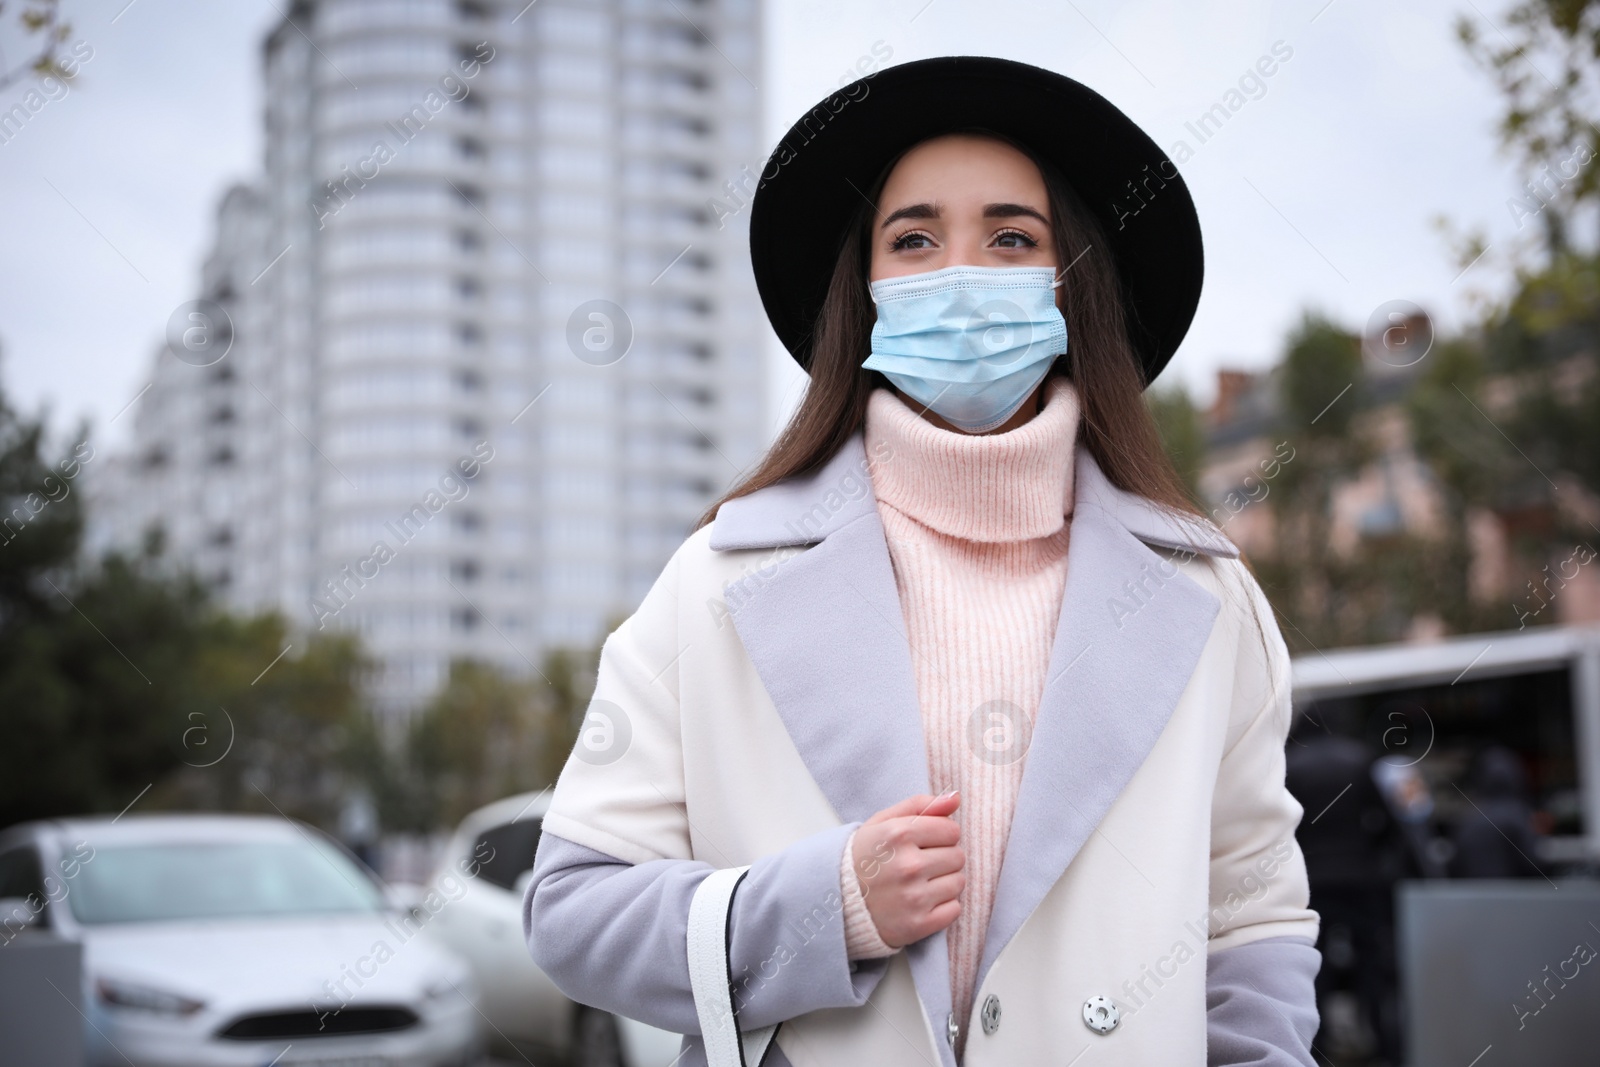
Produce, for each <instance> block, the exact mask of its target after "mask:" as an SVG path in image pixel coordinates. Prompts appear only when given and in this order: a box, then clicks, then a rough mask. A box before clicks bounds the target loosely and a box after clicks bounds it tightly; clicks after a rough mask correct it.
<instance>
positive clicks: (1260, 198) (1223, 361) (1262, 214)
mask: <svg viewBox="0 0 1600 1067" xmlns="http://www.w3.org/2000/svg"><path fill="white" fill-rule="evenodd" d="M281 2H283V0H226V2H225V3H221V2H217V0H134V2H133V3H132V4H131V5H130V4H128V0H64V3H63V6H64V7H65V8H66V9H67V11H68V12H69V14H70V16H71V17H72V19H73V22H74V32H73V38H74V39H75V40H76V39H81V40H82V41H84V42H86V43H87V44H88V45H89V46H90V47H92V48H93V56H92V58H91V59H90V60H89V61H88V62H87V63H85V64H84V66H83V68H82V76H81V78H80V81H79V83H78V84H77V85H76V87H75V88H73V89H72V91H71V92H70V93H69V94H68V95H66V96H64V97H62V98H61V99H57V100H52V101H50V102H49V103H48V104H47V105H46V106H45V107H44V108H43V109H41V110H40V111H39V112H38V113H37V114H36V115H34V116H33V117H32V119H31V120H30V121H29V122H28V123H27V125H26V126H25V127H23V129H22V130H21V132H20V133H19V134H17V135H16V136H14V137H13V138H12V139H11V140H10V141H9V142H7V143H4V144H0V203H3V205H4V222H3V228H0V235H3V237H0V344H3V345H4V362H3V364H0V382H3V384H4V387H5V389H6V390H7V392H8V393H10V394H11V396H12V398H13V400H14V401H15V402H17V403H19V404H20V405H21V406H22V407H23V408H24V409H25V410H33V409H36V408H38V407H39V406H41V405H45V406H48V408H49V410H50V411H51V413H52V417H53V421H54V423H55V425H56V426H57V427H58V429H61V430H65V429H67V428H68V427H69V425H70V424H71V423H73V422H75V421H76V420H77V419H79V418H88V419H90V420H91V422H92V425H93V427H94V433H95V435H96V437H97V439H98V440H100V441H102V442H105V441H110V442H112V443H114V444H115V443H118V442H120V441H122V440H123V439H124V437H125V434H126V433H127V431H128V429H129V427H130V425H131V423H132V421H133V420H132V418H130V417H126V416H124V417H121V418H117V421H116V422H115V423H114V424H111V420H112V419H113V418H115V417H117V416H118V413H119V412H122V411H123V410H124V409H125V408H126V407H127V405H128V404H129V402H130V401H131V400H133V398H134V397H135V396H136V395H137V394H138V392H139V390H140V388H142V386H143V385H144V383H145V382H146V381H148V371H149V365H150V360H151V353H152V351H153V349H154V348H155V346H156V345H157V344H158V343H159V342H160V339H161V336H162V330H163V328H164V324H165V323H166V321H167V317H168V315H169V314H170V312H171V311H172V310H173V309H174V308H175V307H177V306H178V305H179V304H181V303H182V302H184V301H185V300H188V299H191V298H192V297H193V295H194V290H195V287H196V285H197V283H198V275H199V266H200V262H201V259H202V257H203V255H204V252H205V250H206V248H207V245H208V244H209V242H210V240H211V227H212V219H213V213H214V208H215V204H216V200H217V197H218V196H219V195H220V193H221V192H222V190H223V189H224V188H225V187H226V185H227V184H228V183H229V182H231V181H235V180H239V179H242V178H248V177H250V176H251V175H252V174H253V173H254V172H255V171H256V170H257V169H258V166H259V159H260V155H261V140H262V131H261V123H260V114H261V86H260V84H259V71H260V64H259V55H260V50H259V49H260V40H261V37H262V35H263V33H264V32H265V31H266V29H267V28H268V27H269V26H270V25H271V24H272V23H273V22H274V21H275V20H276V19H277V18H278V17H279V13H278V12H279V7H278V6H276V5H277V4H281ZM1473 2H1474V0H1412V2H1410V3H1407V4H1404V5H1401V4H1396V3H1394V2H1393V0H1387V2H1380V0H1333V2H1332V3H1328V2H1327V0H1309V2H1301V0H1277V2H1273V0H1236V2H1229V3H1206V4H1197V3H1194V2H1192V0H1191V2H1180V0H1165V2H1155V0H1150V2H1138V0H1073V2H1063V0H981V2H980V0H931V2H929V0H890V2H876V3H862V2H861V0H827V2H818V0H804V2H803V0H774V2H771V3H769V4H768V5H767V19H766V32H767V42H766V69H765V71H764V72H762V73H761V74H760V75H759V76H758V77H756V79H755V80H757V81H758V82H759V83H760V87H761V88H762V89H763V90H764V92H765V94H766V101H767V105H766V107H767V115H766V125H767V134H766V138H765V142H764V146H765V145H770V144H771V143H772V142H773V141H774V140H775V139H776V138H777V136H778V135H779V134H780V133H781V132H782V130H784V129H786V128H787V127H788V126H789V124H790V123H791V122H792V121H793V120H794V118H795V117H796V116H798V115H799V114H800V113H801V112H802V111H804V110H806V109H807V108H809V107H810V106H811V104H813V103H814V102H815V101H816V100H818V99H819V98H821V97H822V96H824V95H826V94H827V93H829V92H830V91H832V89H833V88H835V87H836V86H837V85H838V84H839V82H840V78H841V76H842V75H843V73H844V72H845V71H846V70H848V69H851V68H854V67H855V65H856V62H857V61H858V60H859V59H860V58H861V57H863V56H870V55H872V54H874V46H876V47H877V50H878V54H882V52H883V51H884V50H888V51H890V52H892V56H891V58H890V60H889V62H891V63H900V62H905V61H907V60H912V59H920V58H924V57H927V56H934V55H952V54H963V53H966V54H985V55H996V56H1005V57H1008V58H1012V59H1019V60H1023V61H1025V62H1030V63H1035V64H1039V65H1041V66H1045V67H1050V68H1052V69H1054V70H1057V71H1060V72H1062V73H1065V74H1068V75H1070V76H1072V77H1074V78H1077V79H1078V80H1080V81H1083V82H1085V83H1087V84H1088V85H1090V86H1092V87H1094V88H1095V89H1096V90H1098V91H1099V92H1100V93H1102V94H1103V95H1105V96H1106V97H1108V98H1109V99H1110V100H1111V101H1112V102H1114V103H1115V104H1117V105H1118V106H1119V107H1121V108H1122V109H1123V110H1124V111H1126V112H1127V113H1128V114H1130V115H1131V116H1132V117H1133V118H1134V119H1135V121H1137V122H1138V123H1139V124H1140V125H1142V126H1143V127H1144V129H1145V130H1146V131H1148V132H1149V133H1150V135H1151V136H1152V137H1153V138H1154V139H1155V140H1156V141H1157V142H1158V143H1159V144H1160V145H1161V146H1162V147H1163V148H1166V149H1167V150H1168V151H1169V153H1178V152H1179V149H1178V148H1177V144H1178V142H1180V141H1183V142H1186V143H1187V146H1188V148H1189V149H1190V150H1192V152H1193V156H1192V158H1189V159H1188V160H1187V162H1184V163H1182V164H1181V168H1180V169H1181V170H1182V173H1183V175H1184V179H1185V181H1186V182H1187V183H1188V184H1189V187H1190V189H1191V191H1192V193H1193V195H1194V198H1195V200H1196V203H1197V204H1198V206H1199V211H1200V221H1201V228H1202V232H1203V234H1204V239H1205V249H1206V282H1205V291H1204V295H1203V297H1202V299H1201V303H1200V310H1199V313H1198V315H1197V317H1196V319H1195V323H1194V326H1193V327H1192V328H1191V330H1190V331H1189V335H1188V338H1187V339H1186V340H1185V342H1184V344H1183V347H1182V348H1181V349H1180V350H1179V352H1178V355H1177V357H1176V359H1175V360H1174V362H1173V364H1172V366H1171V367H1170V368H1169V370H1168V371H1167V372H1166V374H1165V375H1163V378H1162V381H1163V382H1165V381H1168V380H1172V379H1177V380H1181V381H1183V382H1185V383H1187V384H1188V385H1189V386H1190V387H1191V389H1192V390H1193V391H1194V392H1195V393H1196V394H1197V396H1198V397H1199V398H1200V399H1202V400H1204V399H1207V398H1209V396H1210V394H1211V391H1212V382H1213V381H1214V377H1215V372H1216V369H1217V368H1218V367H1220V366H1239V367H1259V366H1263V365H1266V364H1268V363H1270V362H1272V361H1273V360H1274V359H1275V357H1276V355H1277V354H1278V352H1279V350H1280V347H1281V344H1282V340H1283V337H1284V335H1285V333H1286V332H1287V330H1288V329H1289V328H1290V327H1291V326H1292V325H1293V323H1294V322H1295V320H1296V319H1297V318H1298V317H1299V315H1300V313H1301V311H1302V309H1304V308H1306V307H1317V308H1320V309H1322V310H1324V311H1326V312H1327V313H1329V314H1331V315H1333V316H1335V317H1336V318H1339V319H1341V320H1342V321H1344V322H1345V323H1346V324H1347V325H1349V326H1351V327H1359V326H1360V325H1361V324H1363V323H1365V322H1366V321H1367V319H1368V317H1369V315H1371V313H1372V312H1373V310H1374V309H1375V308H1377V307H1379V306H1380V305H1382V304H1384V303H1385V302H1386V301H1390V300H1395V299H1406V300H1412V301H1415V302H1416V303H1418V304H1420V305H1422V306H1423V307H1424V308H1426V309H1427V310H1428V311H1429V313H1430V314H1432V315H1433V317H1434V319H1435V320H1436V322H1438V323H1439V325H1440V328H1441V329H1443V330H1448V329H1450V328H1452V327H1453V326H1455V325H1456V324H1458V323H1460V322H1461V321H1462V320H1463V317H1464V316H1465V315H1466V314H1467V313H1468V312H1469V311H1470V308H1471V303H1470V301H1471V300H1472V299H1474V297H1473V294H1474V293H1476V294H1477V298H1478V299H1481V298H1482V297H1483V296H1485V295H1490V296H1492V295H1493V294H1495V293H1498V292H1500V291H1503V289H1504V287H1505V284H1506V279H1507V276H1508V269H1507V266H1506V264H1505V263H1504V262H1503V261H1502V259H1501V253H1502V252H1503V251H1505V250H1506V249H1508V248H1510V247H1511V246H1512V245H1513V244H1514V242H1515V240H1516V239H1517V237H1518V236H1519V234H1518V231H1517V227H1516V224H1515V222H1514V220H1513V218H1512V216H1511V214H1510V212H1509V211H1508V210H1507V207H1506V201H1507V199H1508V198H1509V197H1510V196H1512V195H1513V194H1514V193H1516V192H1517V189H1518V186H1519V185H1520V183H1521V182H1522V181H1525V180H1527V179H1528V178H1530V177H1532V175H1527V174H1519V173H1517V172H1516V170H1515V168H1514V167H1513V166H1512V165H1511V163H1510V162H1509V161H1508V160H1506V159H1505V158H1503V157H1502V156H1501V155H1499V153H1498V152H1497V150H1496V142H1495V137H1494V121H1495V117H1496V115H1497V114H1498V100H1497V98H1496V97H1495V95H1494V93H1493V91H1492V89H1491V87H1490V85H1489V83H1488V80H1487V78H1486V77H1485V76H1484V75H1483V74H1482V73H1481V72H1479V71H1477V70H1476V69H1475V68H1474V67H1473V66H1472V65H1471V64H1470V63H1469V62H1468V60H1467V59H1466V57H1465V55H1464V54H1463V52H1462V50H1461V49H1460V47H1459V46H1458V45H1457V44H1456V43H1455V39H1454V33H1453V29H1452V25H1453V22H1454V20H1455V18H1456V17H1457V15H1458V14H1462V13H1465V14H1467V15H1468V16H1470V17H1472V18H1473V19H1475V20H1477V21H1479V22H1480V24H1483V27H1484V32H1486V33H1489V34H1494V33H1495V32H1496V31H1495V30H1494V29H1493V28H1492V26H1491V25H1490V24H1488V23H1487V22H1485V20H1487V19H1490V18H1493V19H1499V18H1501V17H1502V12H1503V10H1504V9H1505V7H1506V6H1507V5H1506V4H1504V3H1489V2H1486V0H1476V3H1477V7H1474V6H1473ZM5 17H6V19H7V20H11V19H13V18H14V14H13V13H11V12H9V11H8V12H7V14H6V16H5ZM1280 41H1281V42H1283V43H1282V44H1281V45H1279V46H1278V47H1279V55H1280V56H1281V55H1282V54H1283V53H1284V52H1285V51H1287V52H1290V53H1291V54H1290V56H1289V58H1288V59H1287V60H1282V61H1280V62H1278V63H1277V69H1276V71H1275V73H1274V74H1273V75H1272V76H1271V77H1270V78H1266V79H1264V81H1263V84H1264V86H1265V91H1264V92H1261V91H1259V90H1257V91H1256V92H1255V95H1254V97H1253V98H1252V97H1248V96H1247V97H1245V99H1244V103H1243V106H1241V107H1239V108H1238V110H1237V111H1236V112H1235V113H1234V114H1233V115H1232V117H1231V118H1230V119H1229V121H1228V122H1227V123H1226V124H1225V125H1224V126H1223V128H1222V129H1221V131H1220V132H1218V133H1216V134H1215V135H1214V136H1212V137H1211V138H1210V139H1208V140H1207V141H1206V142H1205V143H1203V144H1202V143H1200V142H1199V141H1198V139H1197V138H1196V137H1195V136H1194V135H1193V134H1192V133H1191V132H1190V131H1189V130H1188V129H1186V127H1185V123H1186V122H1192V121H1193V120H1195V119H1196V118H1198V116H1200V115H1201V114H1202V113H1204V112H1205V111H1206V110H1207V109H1209V108H1210V107H1211V106H1212V105H1213V104H1215V103H1218V102H1221V101H1224V99H1225V97H1226V95H1227V94H1228V92H1229V90H1232V89H1236V88H1238V86H1239V79H1240V77H1241V75H1243V74H1245V73H1246V72H1247V71H1249V70H1250V69H1251V68H1252V67H1253V66H1254V65H1255V64H1256V62H1257V60H1258V59H1259V58H1260V57H1262V56H1264V55H1269V54H1271V53H1272V50H1273V46H1274V43H1275V42H1280ZM0 43H3V44H4V45H5V47H6V49H7V59H8V60H11V61H14V60H15V57H16V54H17V48H16V45H17V36H16V34H15V32H14V31H13V30H12V29H11V28H10V26H9V25H8V26H7V27H6V30H5V32H4V35H3V36H0ZM746 73H750V72H746ZM20 94H21V88H20V87H18V86H13V87H11V88H10V89H7V90H4V91H0V109H3V108H4V107H9V106H10V104H11V103H12V102H13V101H14V100H15V99H16V98H18V97H19V96H20ZM1237 99H1238V98H1235V102H1237ZM1439 215H1444V216H1447V217H1449V218H1450V219H1452V220H1453V221H1454V222H1455V223H1457V224H1458V225H1459V226H1461V227H1464V228H1481V229H1483V230H1484V231H1485V232H1486V233H1487V235H1488V236H1489V237H1490V238H1491V239H1492V245H1491V251H1490V254H1489V255H1487V256H1485V257H1484V259H1483V260H1481V261H1480V262H1479V263H1477V264H1476V265H1475V266H1473V267H1472V268H1471V269H1470V270H1468V271H1467V272H1466V274H1465V275H1461V268H1460V265H1459V264H1458V263H1457V262H1456V260H1455V258H1454V256H1453V254H1452V252H1451V251H1450V249H1449V246H1448V243H1447V242H1446V240H1445V239H1444V237H1443V236H1442V235H1441V234H1440V233H1439V232H1438V231H1437V230H1436V229H1435V227H1434V225H1433V219H1434V218H1435V217H1436V216H1439ZM1530 229H1531V227H1530ZM1458 275H1459V277H1458ZM771 348H772V350H773V351H772V353H771V360H772V365H773V367H774V369H775V371H776V372H777V374H776V375H775V377H774V386H773V409H774V417H776V415H777V413H778V412H780V411H781V410H782V409H783V408H784V406H785V405H786V402H787V401H788V400H790V399H792V397H793V395H794V392H795V389H796V387H797V383H798V372H794V371H792V370H791V369H790V368H789V367H788V366H787V362H786V359H785V358H784V357H783V356H781V354H780V353H781V350H780V349H778V347H777V342H776V341H775V340H774V341H772V343H771ZM108 424H110V425H108Z"/></svg>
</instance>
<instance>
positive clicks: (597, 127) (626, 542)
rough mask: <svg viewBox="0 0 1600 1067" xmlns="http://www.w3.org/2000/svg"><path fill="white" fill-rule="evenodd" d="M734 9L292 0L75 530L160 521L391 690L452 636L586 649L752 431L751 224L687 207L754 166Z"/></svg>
mask: <svg viewBox="0 0 1600 1067" xmlns="http://www.w3.org/2000/svg"><path fill="white" fill-rule="evenodd" d="M759 21H760V8H759V4H758V3H757V2H756V0H681V2H673V0H592V2H585V3H578V2H575V0H541V2H539V3H537V4H528V5H526V6H524V5H523V4H522V3H499V2H489V0H316V2H306V0H302V2H298V3H295V4H293V5H292V7H290V8H288V9H287V12H286V16H285V18H284V19H283V21H282V22H281V23H280V24H279V25H278V26H277V28H276V29H275V30H273V31H272V32H271V33H270V35H269V36H268V37H267V39H266V40H265V41H264V42H263V46H262V56H261V58H262V67H263V77H264V78H265V79H266V93H265V100H266V110H265V114H264V116H263V120H264V122H265V124H266V158H265V160H264V161H263V171H262V174H261V175H260V177H259V178H258V179H256V180H255V181H253V182H251V183H249V184H247V185H240V186H237V187H235V188H233V189H231V190H229V191H228V192H227V194H226V195H225V196H224V197H223V199H222V202H221V205H220V207H219V209H218V212H217V228H216V242H215V247H214V249H213V251H212V253H211V255H210V258H209V260H208V262H207V264H206V267H205V271H204V291H203V292H202V293H200V294H198V295H199V296H200V297H201V298H202V303H201V304H200V305H198V306H197V307H195V308H189V309H180V312H181V313H182V314H181V315H178V316H175V322H174V325H173V327H172V329H173V330H174V331H176V336H181V335H182V334H183V332H184V331H185V330H188V331H200V333H194V334H191V336H192V337H198V338H199V339H200V342H201V343H199V344H198V345H194V346H191V348H193V349H194V351H193V352H192V358H189V359H179V358H178V357H177V356H175V355H174V354H173V352H172V350H170V349H169V348H168V347H163V348H162V349H161V350H160V351H158V352H157V353H156V355H155V356H154V363H155V373H154V382H153V384H152V386H151V388H150V389H149V391H148V393H147V394H145V395H144V396H143V398H142V399H141V401H140V402H139V404H138V405H137V410H136V414H135V419H136V429H135V433H134V441H135V445H134V448H133V450H132V452H131V454H129V455H126V456H123V457H118V458H116V459H115V460H113V461H111V464H109V469H110V475H109V477H107V478H105V479H103V480H102V484H101V485H100V486H99V487H98V488H97V489H96V493H97V494H98V496H99V498H100V501H101V506H99V507H97V508H95V509H93V511H92V521H93V529H92V531H91V544H93V545H96V546H99V547H106V546H109V545H112V544H117V543H122V544H128V543H131V542H133V541H135V540H137V539H138V538H140V537H142V536H143V535H144V532H145V531H147V530H149V529H150V528H152V527H153V526H157V525H159V526H160V527H161V528H163V529H164V532H165V537H166V540H167V546H168V551H169V553H170V554H171V557H172V558H173V559H175V560H177V561H179V562H181V563H183V564H186V565H188V566H190V567H193V568H194V569H196V570H197V571H198V573H199V574H200V576H201V577H202V578H204V579H206V580H208V581H210V582H212V583H214V585H215V586H216V587H217V588H218V589H219V590H221V592H222V594H223V596H224V598H225V599H226V601H227V602H228V603H230V604H231V605H232V606H235V607H238V608H241V609H246V610H258V609H264V608H277V609H279V610H281V611H282V612H283V613H284V614H285V615H286V616H287V617H288V619H289V620H290V622H291V624H296V625H299V626H305V627H310V628H311V629H318V628H319V627H325V628H328V629H332V628H335V627H338V628H345V629H350V630H354V631H357V632H359V633H360V635H361V637H362V639H363V641H364V643H365V645H366V647H367V648H368V649H369V650H370V651H372V652H373V653H374V654H375V655H376V656H377V657H379V659H380V660H381V662H382V665H383V670H382V672H381V677H380V679H379V680H378V684H377V690H376V695H377V697H378V700H379V703H380V706H382V707H384V708H386V709H388V710H389V711H390V712H391V713H392V712H395V711H403V710H404V709H407V708H410V707H412V706H414V705H415V703H416V702H417V701H419V700H421V699H423V698H424V697H425V696H426V695H427V694H429V693H430V692H431V691H433V690H434V689H435V688H436V687H437V686H438V685H439V684H440V683H441V682H442V681H443V680H444V679H445V677H446V674H447V672H448V666H449V663H450V660H451V658H452V657H453V656H458V655H460V656H465V655H471V656H474V657H476V658H479V659H487V660H490V661H491V662H493V663H496V664H498V665H500V666H502V667H505V668H508V669H510V670H513V671H516V672H518V673H526V672H527V671H528V670H529V668H530V667H531V666H532V665H533V664H534V663H536V662H537V661H538V656H539V655H540V653H541V650H543V649H546V648H548V647H551V646H553V645H557V644H566V645H579V644H587V643H589V642H593V641H595V640H598V638H599V637H601V636H603V634H604V630H605V627H606V623H607V620H608V619H612V618H614V617H616V616H619V615H622V614H626V613H627V612H629V611H631V610H632V608H633V606H634V605H636V604H637V602H638V601H639V600H640V599H641V598H642V597H643V595H644V593H645V591H646V590H647V589H648V588H649V584H650V583H651V582H652V581H653V580H654V578H655V577H656V575H657V574H658V573H659V572H660V570H661V568H662V566H663V565H664V564H665V562H666V560H667V558H668V556H669V555H670V554H671V552H672V551H673V549H675V548H676V547H677V545H678V544H679V543H680V542H681V540H682V539H683V538H684V537H685V536H686V535H687V534H688V532H689V527H690V525H691V523H692V522H693V520H694V519H695V518H696V517H697V515H698V514H699V512H700V511H701V510H702V509H703V508H704V507H705V506H706V505H707V504H708V503H709V502H710V500H711V499H712V498H713V497H714V495H715V494H716V493H717V492H718V491H719V490H721V489H723V488H724V487H726V486H727V485H728V484H730V483H731V482H732V481H733V480H734V478H735V476H736V474H737V473H738V472H739V471H740V470H741V469H742V468H744V467H745V466H746V465H747V464H748V463H750V462H751V461H752V460H754V459H755V458H756V457H757V456H758V454H759V452H760V450H761V448H762V446H763V445H764V441H765V433H766V429H767V428H766V416H765V412H764V401H763V398H764V396H765V388H764V384H763V381H762V371H761V347H760V346H761V337H762V333H761V330H762V324H761V318H760V316H761V310H760V304H759V301H758V300H757V299H756V295H755V291H754V283H753V280H752V279H751V277H750V274H749V265H748V262H749V261H748V255H747V253H746V252H745V249H744V242H745V229H744V227H745V224H746V221H747V219H746V217H745V214H744V213H743V212H741V211H738V210H734V211H732V212H731V213H730V212H727V211H722V210H718V209H717V206H716V205H717V203H723V204H731V205H732V206H734V207H735V208H737V206H738V203H739V201H738V200H732V201H729V200H727V199H725V198H726V197H728V196H729V193H728V192H727V191H726V190H725V183H727V182H729V181H735V180H738V179H741V172H742V170H743V168H745V167H747V166H748V167H750V168H751V169H752V170H757V171H758V170H759V166H760V163H761V160H762V158H763V157H764V154H763V153H762V152H761V146H760V145H759V143H758V140H759V132H758V131H759V121H760V94H759V92H758V90H757V88H756V87H757V85H759V84H760V80H761V74H760V47H759V41H760V37H759V34H760V26H759ZM218 309H220V310H221V312H222V313H223V314H218ZM190 314H198V315H201V316H203V318H198V319H196V318H189V317H187V316H189V315H190ZM229 323H231V336H229V335H228V331H229ZM170 336H174V334H171V333H169V337H170ZM224 348H225V349H226V354H225V355H221V352H222V350H223V349H224ZM219 356H220V358H219ZM462 460H466V462H467V466H466V470H467V471H469V472H475V473H476V476H475V477H470V478H468V477H463V475H462V468H461V467H460V466H459V464H460V462H461V461H462ZM379 546H383V547H381V548H380V547H379Z"/></svg>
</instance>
